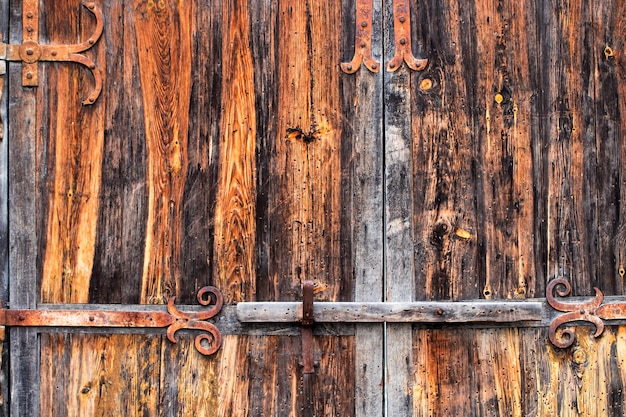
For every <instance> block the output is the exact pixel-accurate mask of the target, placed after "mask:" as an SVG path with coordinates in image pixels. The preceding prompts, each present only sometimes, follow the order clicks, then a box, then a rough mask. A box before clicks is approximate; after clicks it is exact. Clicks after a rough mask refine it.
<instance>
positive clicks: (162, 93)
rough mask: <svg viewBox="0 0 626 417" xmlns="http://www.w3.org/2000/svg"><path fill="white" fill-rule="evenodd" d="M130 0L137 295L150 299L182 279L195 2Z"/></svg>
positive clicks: (169, 291) (173, 290)
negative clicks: (143, 194) (134, 54)
mask: <svg viewBox="0 0 626 417" xmlns="http://www.w3.org/2000/svg"><path fill="white" fill-rule="evenodd" d="M133 5H134V8H135V14H134V17H135V19H134V23H135V33H136V37H137V51H138V53H139V74H140V79H141V86H142V93H143V108H144V124H145V126H146V150H147V165H148V170H147V171H148V172H147V183H148V184H147V187H148V203H147V206H148V219H147V229H146V231H145V255H144V263H143V276H142V289H141V298H140V300H141V302H142V303H152V304H155V303H162V302H163V301H164V300H167V298H169V296H171V295H175V294H176V293H177V291H178V289H179V287H180V280H181V279H182V276H181V269H180V265H181V262H182V260H181V259H182V253H181V244H180V243H181V239H182V220H183V219H182V217H183V216H182V214H183V210H182V207H183V200H182V198H183V194H184V186H185V178H186V172H187V161H188V157H187V155H188V130H189V120H188V117H189V105H190V95H191V78H190V68H191V54H192V37H191V26H192V24H191V22H192V20H193V11H194V7H193V5H192V4H189V3H179V2H173V1H165V2H156V3H152V2H149V3H146V2H143V1H135V2H134V3H133Z"/></svg>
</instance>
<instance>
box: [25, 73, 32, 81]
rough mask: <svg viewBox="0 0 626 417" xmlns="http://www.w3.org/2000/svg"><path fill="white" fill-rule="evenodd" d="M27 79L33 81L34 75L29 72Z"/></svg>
mask: <svg viewBox="0 0 626 417" xmlns="http://www.w3.org/2000/svg"><path fill="white" fill-rule="evenodd" d="M26 78H28V79H29V80H32V79H33V74H32V73H30V72H29V73H28V74H26Z"/></svg>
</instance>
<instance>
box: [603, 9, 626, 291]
mask: <svg viewBox="0 0 626 417" xmlns="http://www.w3.org/2000/svg"><path fill="white" fill-rule="evenodd" d="M612 28H613V31H614V33H615V34H616V35H613V36H612V38H611V39H612V42H611V45H608V39H606V40H605V39H602V40H603V41H606V42H607V45H605V49H606V46H609V47H610V48H611V51H613V52H614V51H626V4H624V2H619V1H618V2H616V7H615V12H614V13H613V24H612ZM607 52H608V51H607ZM605 58H606V57H605ZM611 58H612V59H613V60H614V62H613V63H612V64H611V65H612V68H613V69H614V71H615V76H616V78H617V81H618V82H617V94H618V101H617V105H618V110H619V113H618V114H619V119H618V127H619V130H620V132H621V133H620V135H621V136H622V137H623V136H624V126H626V70H624V68H626V54H625V53H619V52H618V53H615V52H614V53H613V57H608V59H611ZM613 69H612V71H613ZM618 152H619V155H620V156H619V158H620V161H621V164H620V168H619V187H620V188H619V192H620V196H622V195H624V194H625V193H626V163H624V161H626V141H621V147H620V148H619V150H618ZM618 207H619V208H618V210H619V214H618V218H619V223H618V225H617V232H616V233H615V239H614V241H613V245H614V259H615V260H616V261H617V263H618V264H617V275H618V277H619V278H618V279H617V284H616V293H618V294H624V289H625V288H624V276H625V275H626V204H619V205H618Z"/></svg>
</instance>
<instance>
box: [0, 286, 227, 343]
mask: <svg viewBox="0 0 626 417" xmlns="http://www.w3.org/2000/svg"><path fill="white" fill-rule="evenodd" d="M198 302H199V303H200V304H201V305H203V306H210V308H209V309H207V310H205V311H201V312H193V313H185V312H183V311H180V310H179V309H178V308H176V306H175V305H174V297H171V298H170V299H169V302H168V303H167V312H164V311H162V312H144V311H134V312H133V311H131V312H128V311H104V310H18V309H15V310H12V309H0V326H7V327H111V328H114V327H126V328H164V327H167V331H166V334H167V338H168V339H169V340H170V341H171V342H172V343H176V335H175V334H176V332H177V331H179V330H183V329H188V330H200V331H202V332H203V333H201V334H199V335H198V336H196V339H195V346H196V349H197V350H198V352H200V353H202V354H203V355H212V354H214V353H215V352H217V351H218V350H219V348H220V346H221V345H222V334H221V333H220V331H219V329H218V328H217V327H215V325H213V324H212V323H209V322H208V321H206V320H208V319H210V318H212V317H214V316H215V315H217V314H218V313H219V312H220V311H221V309H222V305H223V303H224V298H223V296H222V293H221V292H220V291H219V290H218V289H217V288H215V287H211V286H207V287H203V288H201V289H200V291H198Z"/></svg>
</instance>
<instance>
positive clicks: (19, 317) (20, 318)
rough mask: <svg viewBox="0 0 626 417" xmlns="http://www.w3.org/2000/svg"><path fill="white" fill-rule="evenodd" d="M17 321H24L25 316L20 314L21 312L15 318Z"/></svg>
mask: <svg viewBox="0 0 626 417" xmlns="http://www.w3.org/2000/svg"><path fill="white" fill-rule="evenodd" d="M17 319H18V320H19V321H24V320H26V317H24V316H22V315H21V314H20V315H19V316H18V318H17Z"/></svg>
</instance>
